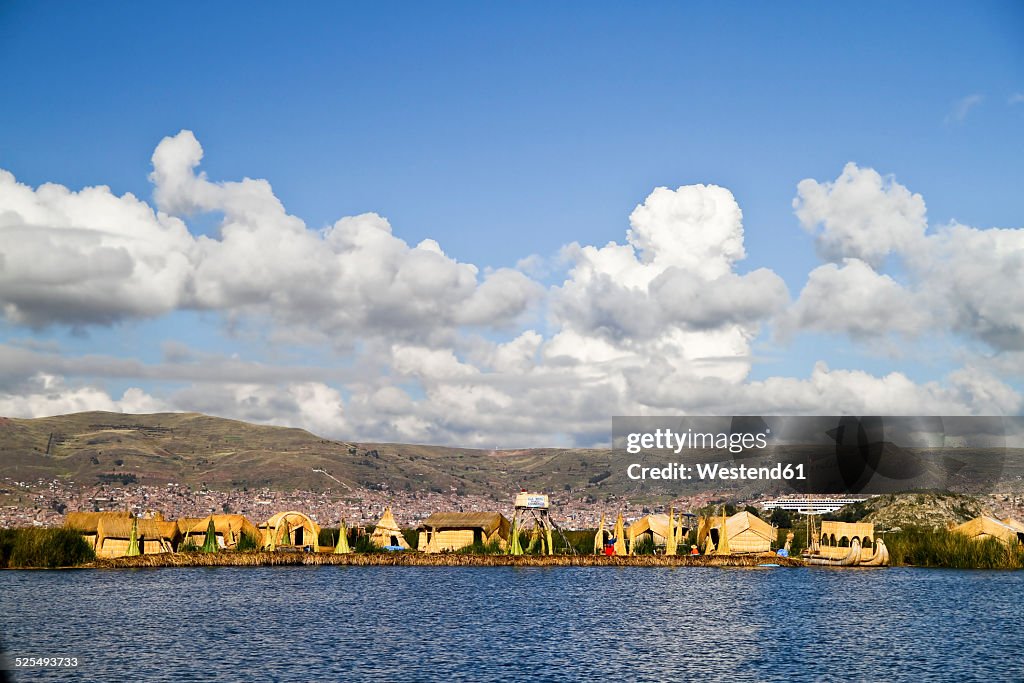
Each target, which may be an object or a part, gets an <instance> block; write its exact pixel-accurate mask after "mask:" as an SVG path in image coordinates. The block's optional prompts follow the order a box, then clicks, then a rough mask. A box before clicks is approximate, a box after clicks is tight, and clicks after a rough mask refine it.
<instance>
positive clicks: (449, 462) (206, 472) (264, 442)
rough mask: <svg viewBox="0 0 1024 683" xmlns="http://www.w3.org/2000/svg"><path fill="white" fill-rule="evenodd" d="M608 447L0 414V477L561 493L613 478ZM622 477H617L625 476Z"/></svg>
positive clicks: (193, 417) (194, 418)
mask: <svg viewBox="0 0 1024 683" xmlns="http://www.w3.org/2000/svg"><path fill="white" fill-rule="evenodd" d="M610 456H611V453H610V451H589V450H559V449H536V450H529V451H502V452H497V453H494V452H490V451H484V450H476V449H463V448H446V447H441V446H416V445H407V444H372V443H366V444H363V443H348V442H342V441H335V440H331V439H324V438H320V437H317V436H315V435H313V434H310V433H309V432H307V431H305V430H302V429H291V428H284V427H270V426H262V425H253V424H249V423H246V422H239V421H237V420H228V419H223V418H218V417H210V416H208V415H201V414H198V413H158V414H153V415H126V414H121V413H106V412H88V413H77V414H72V415H61V416H57V417H46V418H36V419H13V418H0V476H3V477H13V478H15V479H18V480H25V481H28V480H35V479H38V478H40V477H42V478H63V479H70V480H73V481H76V482H79V483H83V484H95V483H98V482H103V481H107V482H112V483H131V482H138V483H146V484H163V483H167V482H176V483H182V484H187V485H190V486H193V487H199V486H202V485H204V484H205V485H206V486H208V487H211V488H226V487H233V488H240V487H244V486H248V487H262V486H267V487H270V488H276V489H303V490H313V491H317V490H325V489H331V490H344V489H346V488H360V487H362V488H371V489H376V488H381V487H382V486H384V487H388V488H391V489H405V490H416V491H419V490H433V491H438V492H447V491H451V490H458V491H462V492H465V493H476V494H487V493H491V492H498V491H500V492H501V495H502V496H505V495H506V493H507V491H509V490H511V489H513V488H514V487H517V486H532V487H541V488H550V487H552V486H555V485H556V484H557V486H558V488H559V489H562V488H563V487H564V486H565V485H566V483H568V484H569V485H570V486H578V487H584V486H588V485H592V482H590V479H591V478H593V477H594V473H595V472H602V473H604V475H603V476H604V477H608V476H610V475H611V471H610V470H609V469H608V468H609V467H610V463H609V458H610ZM623 478H624V479H625V477H623Z"/></svg>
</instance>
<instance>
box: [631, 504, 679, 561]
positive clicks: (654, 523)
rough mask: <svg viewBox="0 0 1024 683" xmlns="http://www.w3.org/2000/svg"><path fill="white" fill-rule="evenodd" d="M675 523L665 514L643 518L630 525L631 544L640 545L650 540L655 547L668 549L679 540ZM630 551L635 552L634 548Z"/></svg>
mask: <svg viewBox="0 0 1024 683" xmlns="http://www.w3.org/2000/svg"><path fill="white" fill-rule="evenodd" d="M673 521H674V520H672V519H671V518H670V517H669V516H668V515H666V514H664V513H662V514H657V515H647V516H646V517H641V518H640V519H638V520H636V521H635V522H633V523H632V524H630V525H629V531H628V533H629V540H630V542H631V543H634V544H637V545H639V544H640V543H643V542H644V541H645V540H646V539H648V538H649V539H651V541H652V542H653V543H654V545H655V547H658V548H667V547H668V546H669V545H670V544H671V543H672V542H673V541H675V540H677V536H676V530H675V524H673ZM630 551H631V552H635V551H634V550H633V549H632V548H631V549H630ZM673 554H674V553H673Z"/></svg>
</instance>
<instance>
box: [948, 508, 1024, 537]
mask: <svg viewBox="0 0 1024 683" xmlns="http://www.w3.org/2000/svg"><path fill="white" fill-rule="evenodd" d="M953 531H954V532H955V533H958V534H964V535H965V536H968V537H970V538H973V539H975V540H977V541H981V540H984V539H986V538H994V539H996V540H997V541H1000V542H1002V543H1006V544H1010V543H1024V525H1021V523H1020V522H1018V521H1017V520H1015V519H1013V518H1012V517H1008V518H1007V519H1006V520H999V519H996V518H995V517H988V516H987V515H982V516H980V517H975V518H974V519H970V520H968V521H966V522H964V523H963V524H961V525H959V526H956V527H953Z"/></svg>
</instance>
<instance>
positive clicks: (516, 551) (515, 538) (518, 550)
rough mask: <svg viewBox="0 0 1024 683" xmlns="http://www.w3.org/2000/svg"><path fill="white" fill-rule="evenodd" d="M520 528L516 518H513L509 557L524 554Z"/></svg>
mask: <svg viewBox="0 0 1024 683" xmlns="http://www.w3.org/2000/svg"><path fill="white" fill-rule="evenodd" d="M519 532H520V529H519V526H518V525H517V524H516V520H515V517H513V518H512V523H511V525H510V526H509V530H508V539H509V540H508V550H507V552H508V554H509V555H522V554H523V543H522V541H521V540H520V539H519Z"/></svg>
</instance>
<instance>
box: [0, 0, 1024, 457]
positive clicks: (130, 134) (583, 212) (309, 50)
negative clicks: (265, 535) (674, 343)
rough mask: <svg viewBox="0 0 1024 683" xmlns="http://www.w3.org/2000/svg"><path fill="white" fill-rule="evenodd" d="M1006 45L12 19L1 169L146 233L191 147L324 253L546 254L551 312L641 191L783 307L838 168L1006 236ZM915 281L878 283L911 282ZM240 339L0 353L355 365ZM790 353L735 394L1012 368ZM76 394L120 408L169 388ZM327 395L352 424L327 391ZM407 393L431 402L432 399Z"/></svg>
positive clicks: (583, 25)
mask: <svg viewBox="0 0 1024 683" xmlns="http://www.w3.org/2000/svg"><path fill="white" fill-rule="evenodd" d="M1022 36H1024V7H1022V6H1021V5H1019V4H1017V3H959V4H950V5H948V6H944V7H943V8H942V11H936V9H935V8H934V6H933V5H931V4H927V3H906V4H901V5H898V6H895V7H892V6H886V5H883V4H881V3H878V4H875V5H869V6H867V7H862V8H857V10H856V11H855V12H854V11H849V10H844V9H840V8H837V7H822V6H820V4H816V3H793V4H787V5H785V6H781V7H780V6H775V7H767V6H761V5H756V4H737V5H731V6H728V7H725V8H722V7H718V6H713V5H710V4H707V5H682V4H675V3H673V4H668V3H664V4H660V3H659V4H651V5H647V6H644V7H635V6H624V5H621V4H613V3H605V4H587V5H585V6H584V5H582V4H567V5H563V6H560V7H549V6H543V5H541V4H539V3H520V4H515V5H508V6H504V7H497V6H494V5H479V4H476V3H449V4H445V5H433V6H422V5H413V4H373V5H372V6H371V5H369V4H363V5H343V4H330V3H324V4H311V5H309V6H306V7H303V8H301V9H300V10H295V11H287V12H285V11H282V10H281V9H280V8H278V7H273V6H269V5H263V6H256V7H251V6H243V5H241V4H239V5H224V6H217V7H209V6H205V5H201V4H184V5H181V6H177V7H174V8H172V9H168V8H164V7H157V6H136V7H131V8H127V9H126V8H124V6H118V5H115V4H113V3H100V4H89V5H85V4H77V5H67V6H62V7H61V11H60V12H59V13H58V12H54V11H53V8H52V7H47V6H45V5H40V4H32V3H18V2H15V3H6V4H4V5H3V6H2V7H0V63H2V64H3V66H4V68H3V69H0V93H2V100H3V102H4V103H5V105H4V106H2V107H0V168H2V169H5V170H7V171H9V172H11V173H13V174H14V176H16V178H17V179H18V181H19V182H20V183H23V184H26V185H28V186H31V187H33V188H35V187H37V186H39V185H40V184H43V183H47V182H51V183H59V184H61V185H64V186H66V187H68V188H70V189H71V190H79V189H81V188H82V187H85V186H92V185H107V186H109V187H110V188H111V190H112V192H113V193H114V194H116V195H121V194H123V193H125V192H131V193H133V194H135V195H136V196H137V197H139V198H140V199H142V200H144V201H147V202H149V203H150V204H151V205H154V206H156V202H155V200H154V197H153V190H154V186H153V184H152V183H151V182H150V181H149V180H148V179H147V176H148V174H149V173H150V171H151V170H152V164H151V161H150V156H151V155H152V154H153V150H154V148H155V147H156V146H157V144H158V143H160V141H161V140H162V139H163V138H164V137H165V136H173V135H175V134H177V133H178V132H179V131H180V130H182V129H186V130H189V131H192V132H193V133H194V135H195V137H196V138H197V139H198V141H199V143H201V145H202V149H203V152H204V157H203V161H202V164H201V166H200V169H201V170H202V171H204V172H205V173H206V174H207V176H208V178H209V179H210V180H211V181H215V182H221V181H239V180H241V179H243V178H246V177H248V178H264V179H267V180H268V181H269V182H270V183H271V184H272V186H273V192H274V195H275V196H276V197H277V198H278V199H279V200H280V202H281V203H282V204H283V205H284V207H285V208H286V210H287V212H288V213H289V214H292V215H294V216H298V217H299V218H301V219H302V220H303V221H304V222H305V225H306V226H307V228H308V229H309V230H311V231H316V230H319V229H321V228H325V227H327V226H329V225H331V224H333V223H334V221H336V220H338V219H339V218H341V217H343V216H352V215H357V214H362V213H365V212H375V213H377V214H380V215H381V216H384V217H386V219H387V220H388V221H389V223H390V225H391V228H392V230H393V233H394V235H395V236H397V237H399V238H401V239H402V240H404V241H405V242H407V243H408V244H409V245H416V244H417V243H419V242H420V241H421V240H423V239H427V238H429V239H433V240H436V241H437V242H438V243H439V244H440V246H441V248H442V249H443V250H444V253H445V254H446V255H447V256H448V257H450V258H451V259H454V260H457V261H459V262H462V263H471V264H475V265H476V266H478V267H479V269H480V272H481V278H482V277H483V274H484V272H485V270H486V269H488V268H515V267H516V265H517V263H518V262H519V261H520V259H523V258H524V257H528V256H530V255H537V256H538V257H539V258H540V259H541V260H542V261H543V262H544V263H545V268H544V269H543V272H539V273H538V272H534V273H532V274H531V277H532V278H534V279H536V280H537V281H539V282H540V283H541V284H542V285H543V286H544V287H552V286H559V285H561V284H562V283H563V282H564V281H565V280H566V278H567V275H566V273H567V271H568V270H569V269H570V268H571V265H567V264H566V263H565V262H564V261H559V259H558V254H559V253H560V250H561V249H562V248H563V246H564V245H566V244H570V243H572V242H578V243H580V244H581V245H594V246H596V247H601V246H603V245H605V244H606V243H607V242H609V241H617V242H619V243H624V241H625V233H626V230H627V229H628V228H629V227H630V223H629V216H630V213H631V212H632V211H633V209H634V207H636V206H637V205H638V204H641V203H643V202H644V200H645V198H646V197H647V196H648V195H649V194H650V193H651V191H652V190H653V189H654V188H655V187H659V186H666V187H669V188H673V189H674V188H677V187H679V186H684V185H693V184H698V183H703V184H714V185H720V186H722V187H725V188H728V189H729V190H730V191H731V192H732V194H733V196H734V197H735V201H736V203H737V204H738V205H739V207H740V209H741V210H742V212H743V229H744V233H743V240H744V245H745V251H746V259H744V260H741V261H738V262H737V263H736V264H735V272H736V273H738V274H741V275H742V274H747V273H750V272H751V271H754V270H756V269H758V268H766V269H770V270H771V271H772V272H774V273H775V274H777V275H778V276H779V277H780V278H781V280H782V281H783V282H784V283H785V285H786V287H787V288H788V290H789V295H790V297H791V298H792V299H793V300H794V301H795V300H796V299H797V297H798V295H799V294H800V292H801V290H802V289H803V288H804V286H805V284H806V282H807V279H808V273H809V272H811V271H812V270H813V269H815V268H816V267H818V266H820V265H821V264H822V259H821V258H820V256H819V254H818V253H817V252H816V242H815V239H814V237H812V236H811V235H809V234H808V233H807V231H805V230H804V229H802V228H801V224H800V221H799V220H798V219H797V217H796V216H795V215H794V207H793V204H792V202H793V199H794V197H796V196H797V190H796V187H797V184H798V183H799V182H800V181H802V180H804V179H814V180H816V181H818V182H820V183H828V182H832V181H835V180H836V179H837V178H838V177H839V176H840V173H841V172H842V171H843V168H844V165H845V164H847V163H848V162H853V163H855V164H856V165H857V166H858V167H859V168H860V169H874V170H875V171H877V172H878V173H880V174H881V175H882V176H883V177H884V176H888V175H890V174H891V175H892V176H893V177H894V179H895V182H897V183H898V184H899V185H901V186H903V187H906V188H907V189H908V190H909V192H911V193H919V194H920V195H921V196H922V197H923V200H924V202H926V204H927V216H928V225H929V227H928V233H929V234H932V233H934V232H935V231H936V230H937V229H938V228H939V226H944V225H946V224H948V223H950V222H951V221H954V220H955V221H957V222H959V223H962V224H964V225H967V226H972V227H973V228H977V229H988V228H994V227H995V228H1020V227H1021V225H1022V221H1021V216H1022V215H1024V212H1022V199H1021V197H1022V195H1024V193H1022V192H1021V191H1020V188H1021V187H1022V186H1024V174H1022V171H1021V163H1020V158H1021V153H1020V150H1021V149H1022V147H1024V146H1022V144H1021V143H1022V141H1024V139H1022V138H1024V136H1022V126H1024V101H1020V100H1019V98H1020V95H1021V94H1022V93H1024V38H1022ZM182 218H183V219H184V220H186V221H187V223H188V225H189V229H190V231H191V233H192V234H193V235H194V236H198V235H201V234H209V235H211V236H212V237H214V238H217V237H218V236H219V228H218V225H219V221H220V219H221V218H222V213H221V212H220V211H218V210H216V209H213V210H211V211H210V212H209V213H207V214H206V215H196V214H190V215H183V216H182ZM903 257H904V258H909V257H907V255H906V254H903ZM1004 265H1005V264H1004ZM902 268H903V266H901V265H900V264H895V265H893V267H892V269H891V270H889V271H888V274H889V275H890V276H892V277H893V278H896V279H897V280H898V281H900V282H903V280H902V279H901V278H902V275H901V273H902ZM931 270H934V268H932V269H931ZM879 273H881V270H879ZM916 287H917V288H918V289H919V290H923V289H927V283H926V282H925V281H924V280H920V281H919V282H917V283H916ZM0 298H3V297H2V290H0ZM549 306H550V302H549V301H548V300H547V298H545V299H544V300H542V301H541V303H540V304H536V305H534V306H533V307H531V308H530V309H529V310H528V311H527V312H526V313H525V314H524V315H525V318H522V317H521V318H519V323H518V325H519V327H518V328H517V329H515V330H513V331H510V329H511V328H509V326H508V325H507V324H505V323H504V322H503V323H502V324H497V325H492V324H490V323H488V324H484V325H481V326H478V328H477V329H473V330H470V331H469V332H467V331H466V330H465V329H462V330H460V331H459V333H458V334H459V335H462V338H463V341H462V342H459V343H455V342H453V343H452V347H453V348H454V349H455V354H456V356H457V357H458V358H459V359H460V360H466V358H467V355H466V354H467V353H469V351H467V344H468V345H470V346H471V345H472V344H471V343H470V342H466V341H465V339H468V338H470V337H473V336H474V335H478V336H480V337H481V338H482V339H484V340H488V341H494V342H499V341H502V340H507V339H510V338H512V337H514V336H515V334H516V333H517V332H519V331H522V330H523V329H526V328H537V329H538V332H540V333H541V334H542V336H543V337H544V338H545V339H550V338H551V337H552V336H554V335H555V334H557V332H558V330H559V329H562V328H563V322H562V321H560V320H557V319H556V320H554V322H553V321H552V318H551V316H550V315H549V314H548V313H546V311H547V310H548V308H549ZM197 308H202V309H203V311H202V312H201V313H200V312H196V309H197ZM531 316H532V317H531ZM229 317H232V315H231V313H230V312H227V311H226V310H225V309H217V308H216V307H213V306H210V305H207V304H204V305H202V306H195V305H184V306H180V307H176V308H175V310H174V311H172V312H164V313H162V314H159V315H142V316H131V315H129V316H124V317H121V318H119V319H118V320H117V321H116V322H114V323H113V324H112V325H109V324H105V323H104V324H88V325H84V326H82V325H75V326H74V328H73V329H72V326H70V325H68V324H67V321H62V320H60V319H54V318H52V317H51V318H47V319H46V321H45V323H42V324H40V323H39V322H38V321H36V323H33V324H27V323H25V321H24V319H22V318H18V317H17V316H13V317H12V316H8V320H7V322H6V323H5V325H4V327H3V328H2V333H3V337H4V339H7V340H26V339H31V340H34V342H35V343H39V342H48V343H53V342H57V343H59V346H60V352H59V353H60V355H61V356H62V357H75V356H81V355H83V354H87V353H92V354H107V355H109V356H113V357H118V358H134V359H139V360H142V361H144V362H148V363H159V362H160V360H161V357H162V354H161V352H160V351H159V349H160V348H161V344H163V343H165V342H168V341H174V342H177V343H182V344H186V345H188V346H190V347H194V348H196V349H201V350H205V351H207V352H209V353H217V354H227V355H230V354H232V353H236V354H239V355H240V356H241V357H242V358H245V359H250V360H253V361H260V362H265V363H274V362H285V361H287V362H293V360H294V359H295V358H299V359H300V361H301V360H302V359H305V360H307V361H308V362H309V363H310V364H313V365H317V366H323V367H327V366H333V365H338V364H341V365H345V364H351V363H352V362H353V359H354V358H355V357H356V355H358V354H355V355H354V354H353V353H352V352H349V351H338V350H336V349H334V348H333V347H332V346H331V344H325V343H323V341H322V340H320V341H316V342H313V341H303V342H302V343H300V344H297V345H296V344H291V343H283V344H267V343H266V342H265V340H264V337H265V336H267V335H270V332H269V331H268V330H269V329H270V326H272V324H271V323H264V322H260V321H261V320H263V319H262V318H260V317H259V316H254V317H253V316H250V317H246V316H245V315H243V316H241V317H242V318H245V320H247V321H248V322H246V323H245V324H246V325H247V326H248V327H247V328H246V329H249V330H250V331H251V332H252V336H250V337H245V336H244V335H243V336H242V337H239V336H238V335H237V334H232V333H230V332H228V331H226V330H228V329H236V330H237V329H238V328H232V327H230V326H226V324H225V319H226V318H229ZM270 317H273V316H270ZM237 322H238V320H237V319H234V318H233V323H237ZM506 322H507V321H506ZM265 324H266V325H267V326H264V325H265ZM777 327H778V325H777V324H776V323H775V322H774V321H769V320H764V321H761V323H760V326H759V327H758V328H757V331H756V342H755V344H754V346H753V347H752V349H751V353H752V354H753V355H754V356H756V357H759V358H760V359H761V360H760V361H759V362H756V363H754V364H753V366H752V367H750V368H749V369H748V374H747V378H748V379H753V380H764V379H767V378H769V377H774V376H794V377H806V376H807V375H808V373H810V372H811V371H812V369H813V367H814V364H815V363H816V362H817V361H825V362H827V363H828V364H829V367H833V368H836V367H842V368H849V369H851V370H862V371H865V372H868V373H871V374H873V375H876V376H881V375H883V374H885V373H889V372H893V371H899V372H902V373H904V374H906V375H907V376H908V377H910V378H911V379H912V380H913V381H914V382H916V383H918V384H923V383H927V382H929V381H932V380H935V381H940V380H941V378H942V377H943V376H945V375H946V374H948V373H949V372H951V371H954V370H955V369H957V368H959V367H962V366H963V365H964V359H963V358H962V357H961V356H962V352H963V350H964V349H966V350H968V351H969V352H971V353H975V352H977V353H978V354H981V355H982V356H984V357H986V358H990V357H991V356H993V355H999V354H1003V355H1005V354H1004V352H1013V351H1014V350H1015V347H1014V344H1009V345H1008V346H1007V345H1004V346H1005V347H1006V348H1003V347H999V348H993V347H991V346H986V345H985V342H984V340H981V341H979V337H977V336H972V335H971V333H970V332H966V333H965V332H964V331H963V330H962V329H961V328H958V327H956V325H952V328H950V329H944V331H943V334H942V335H941V336H936V335H931V334H924V333H922V334H921V336H920V337H918V338H917V339H916V341H915V344H916V345H917V346H916V347H915V348H917V349H919V351H915V352H914V353H910V354H906V353H904V354H899V353H894V352H893V349H892V343H890V342H887V343H878V342H877V340H875V341H870V342H866V341H865V339H864V338H863V336H857V335H854V336H852V337H851V336H850V335H849V334H848V332H849V330H846V329H844V330H840V331H838V332H837V331H835V330H826V331H824V332H823V331H822V329H821V326H820V325H819V326H818V327H817V328H815V326H814V325H806V326H804V328H802V329H799V330H798V331H797V332H795V333H792V334H790V335H788V337H787V338H785V339H780V338H776V337H774V336H772V335H773V332H772V330H775V329H776V328H777ZM797 327H800V325H797ZM949 327H950V326H947V328H949ZM961 327H962V326H961ZM275 329H276V328H275ZM334 332H336V330H335V331H332V333H334ZM467 335H468V336H467ZM377 341H379V342H381V343H384V344H387V343H390V342H391V341H393V337H392V336H389V335H388V334H386V333H382V336H381V337H380V338H379V339H378V340H377ZM19 343H21V342H19ZM374 343H375V344H376V343H377V342H374ZM433 343H434V342H432V344H433ZM901 344H903V342H898V343H897V346H899V345H901ZM1011 347H1014V348H1011ZM637 348H638V347H637ZM641 355H642V352H641ZM282 359H284V360H282ZM391 360H393V359H391ZM381 362H383V363H384V364H385V365H388V364H389V363H390V362H391V361H390V360H386V361H381ZM1012 362H1015V361H1012ZM997 374H998V373H997ZM22 379H24V378H22ZM65 379H66V380H67V382H68V384H67V387H75V388H76V390H80V389H82V387H84V386H96V387H99V388H101V389H102V390H103V391H105V392H107V393H109V394H110V395H111V396H114V397H115V398H116V395H120V393H121V392H122V391H123V390H124V389H125V388H128V387H140V388H141V389H142V390H143V391H146V392H149V393H152V392H153V391H156V390H157V389H159V388H160V386H162V385H159V383H157V382H154V381H152V380H147V379H146V378H137V377H110V376H102V375H100V374H97V375H85V374H82V375H80V376H70V375H69V376H67V377H66V378H65ZM1003 379H1004V380H1006V379H1007V378H1006V376H1005V374H1004V377H1003ZM12 381H13V380H12ZM19 381H21V380H19ZM26 381H27V380H26ZM396 381H397V380H396ZM1008 381H1009V383H1010V385H1012V386H1015V385H1016V384H1017V382H1018V380H1017V379H1015V378H1014V377H1013V376H1011V377H1009V380H1008ZM402 383H403V385H404V383H405V380H403V381H402ZM62 386H64V385H62ZM330 386H331V387H333V388H334V389H336V390H337V391H339V392H340V395H341V396H342V397H343V398H344V400H345V401H349V400H351V399H352V391H353V390H352V388H351V387H349V386H346V385H345V384H344V383H343V382H335V383H333V384H330ZM19 391H28V390H27V389H24V388H22V389H18V388H17V387H15V384H12V385H11V388H10V395H11V396H12V397H13V398H12V401H14V400H15V399H17V397H18V396H19V393H18V392H19ZM168 391H170V390H168ZM415 392H416V397H419V396H425V397H427V398H425V399H424V400H429V396H430V388H429V387H422V386H421V387H419V388H418V389H416V390H415ZM157 398H158V399H160V400H161V401H167V400H168V399H167V396H162V395H161V396H157ZM182 400H184V399H182ZM172 403H173V402H172ZM627 403H628V402H627ZM645 405H646V404H645ZM173 407H181V404H180V402H179V403H173ZM225 412H231V410H229V409H227V408H225ZM424 419H425V420H426V419H427V418H424ZM303 424H305V423H303ZM352 428H353V429H356V430H358V425H353V426H352ZM381 429H383V427H382V428H381ZM570 431H571V430H570ZM582 431H586V430H582ZM458 434H459V432H458V431H457V430H456V431H454V432H444V435H439V436H438V438H440V439H449V440H450V439H454V438H457V435H458ZM400 435H401V433H399V436H400ZM488 438H489V437H488Z"/></svg>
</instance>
